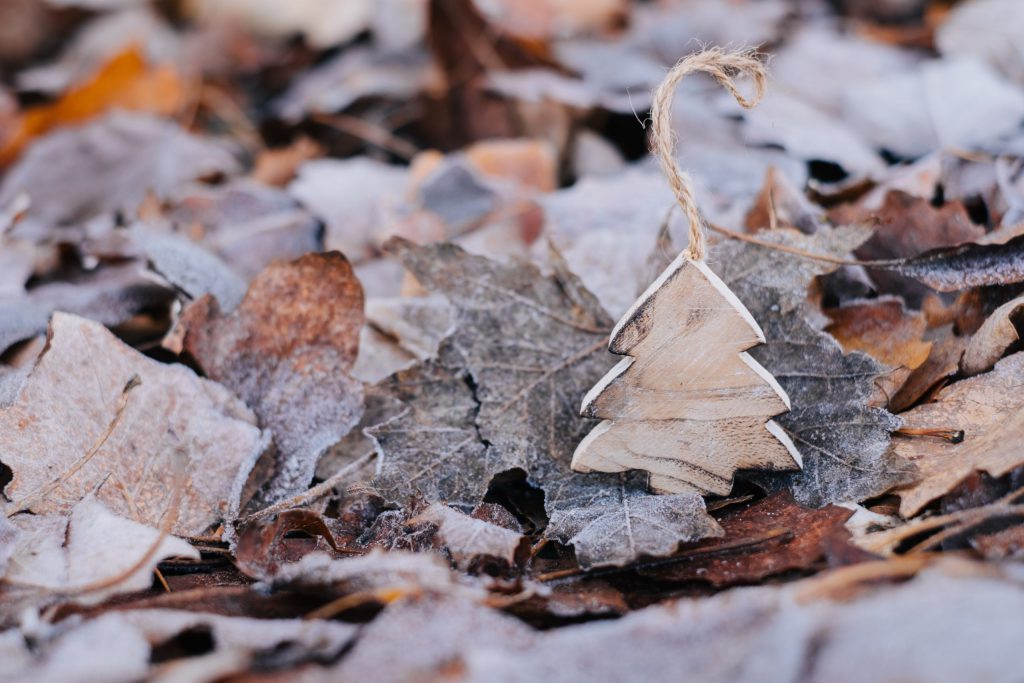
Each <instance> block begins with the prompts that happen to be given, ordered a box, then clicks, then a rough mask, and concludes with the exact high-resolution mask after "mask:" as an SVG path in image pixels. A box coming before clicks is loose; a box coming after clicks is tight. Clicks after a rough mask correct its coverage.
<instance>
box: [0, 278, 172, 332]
mask: <svg viewBox="0 0 1024 683" xmlns="http://www.w3.org/2000/svg"><path fill="white" fill-rule="evenodd" d="M142 271H143V269H141V268H139V267H138V266H136V265H131V264H129V265H123V266H109V267H103V268H99V269H97V270H96V271H95V272H91V273H83V274H81V275H80V276H72V277H69V278H67V280H66V281H56V282H49V283H46V284H41V285H39V286H37V287H33V288H32V289H31V290H29V291H27V292H21V293H18V294H14V295H0V351H5V350H7V349H8V348H10V347H11V345H12V344H15V343H16V342H19V341H23V340H25V339H30V338H31V337H34V336H36V335H40V334H43V333H44V332H45V331H46V326H47V324H48V323H49V320H50V317H51V316H52V315H53V313H54V311H62V312H65V313H73V314H75V315H80V316H83V317H86V318H89V319H92V320H95V321H97V322H100V323H103V324H104V325H109V326H111V327H116V326H117V325H120V324H122V323H124V322H126V321H127V320H129V319H130V318H131V317H132V316H134V315H136V314H139V313H141V312H143V311H153V312H156V311H160V310H166V309H167V308H168V307H169V306H170V304H171V301H172V300H173V298H174V293H173V292H172V291H171V290H170V289H168V288H167V287H165V286H162V285H160V284H159V283H157V282H154V281H153V280H152V279H150V278H148V277H146V275H145V273H144V272H142Z"/></svg>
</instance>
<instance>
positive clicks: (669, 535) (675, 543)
mask: <svg viewBox="0 0 1024 683" xmlns="http://www.w3.org/2000/svg"><path fill="white" fill-rule="evenodd" d="M550 479H553V481H551V480H547V481H545V482H544V489H545V492H546V494H547V495H546V499H545V504H546V505H547V507H548V508H549V509H550V511H551V520H550V522H549V523H548V528H547V529H546V530H545V535H546V536H547V537H549V538H554V539H557V540H559V541H561V542H563V543H566V544H569V545H572V546H573V548H575V550H576V560H577V562H579V564H580V566H581V567H583V568H584V569H589V568H591V567H594V566H597V565H607V564H612V565H624V564H628V563H629V562H632V561H633V560H635V559H637V558H638V557H642V556H644V555H650V556H654V557H659V556H664V555H671V554H672V553H674V552H675V551H676V549H677V548H678V547H679V544H680V543H682V542H688V541H698V540H700V539H702V538H708V537H710V536H721V535H722V528H721V527H720V526H719V525H718V523H717V522H716V521H715V520H714V519H713V518H712V517H711V516H710V515H708V514H707V512H706V509H705V507H704V499H703V498H701V497H700V496H699V495H697V494H696V493H684V494H671V495H660V496H653V495H650V494H649V493H648V492H647V476H646V474H644V473H637V472H634V473H630V474H617V475H602V476H593V475H582V474H567V475H565V476H563V477H561V478H558V477H551V478H550Z"/></svg>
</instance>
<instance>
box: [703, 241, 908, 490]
mask: <svg viewBox="0 0 1024 683" xmlns="http://www.w3.org/2000/svg"><path fill="white" fill-rule="evenodd" d="M760 235H761V237H762V239H777V240H782V241H786V242H787V243H789V244H795V245H798V246H800V247H801V248H804V249H806V250H808V251H812V252H817V253H832V254H843V253H847V252H848V251H849V250H851V249H852V248H854V247H855V246H857V245H858V244H859V243H860V242H861V241H863V239H864V237H865V230H864V229H862V228H844V229H835V230H832V231H830V232H821V233H818V234H817V235H815V236H811V237H806V236H800V235H799V233H795V232H789V233H785V232H783V233H780V234H778V235H773V234H772V233H768V232H765V233H760ZM709 260H710V262H711V263H712V267H713V268H715V269H716V271H717V272H718V273H719V275H720V277H721V278H722V280H723V281H725V283H726V284H727V285H729V287H730V289H732V290H733V292H735V293H736V296H738V297H739V298H740V300H741V301H742V302H743V303H744V305H746V307H747V309H748V310H749V311H750V313H751V314H752V315H753V316H754V319H755V320H757V322H758V323H759V324H760V326H761V329H762V330H763V331H764V334H765V337H766V339H767V342H766V343H765V344H763V345H761V346H758V347H756V348H754V349H751V351H750V354H751V355H752V356H754V358H755V359H756V360H757V361H758V362H759V363H761V364H762V365H764V367H765V368H767V369H768V371H769V372H771V373H772V374H773V375H774V376H775V378H776V379H777V380H778V381H779V384H781V385H782V388H783V389H785V390H786V393H787V394H788V395H789V399H790V402H791V404H792V410H790V412H788V413H786V414H784V415H780V416H779V417H778V418H776V422H778V423H779V424H780V425H781V426H782V427H783V428H784V429H785V430H786V431H787V433H788V434H789V435H790V437H791V438H792V439H793V443H795V444H796V447H797V448H798V449H800V453H801V454H802V455H803V459H804V467H803V470H802V471H800V472H793V473H777V474H770V475H755V476H756V478H757V480H758V481H759V482H761V483H763V484H765V485H767V486H769V487H770V488H772V489H776V488H779V487H782V486H785V487H788V488H790V489H791V490H792V491H793V494H794V497H795V498H796V500H797V502H799V503H800V504H802V505H809V506H813V507H820V506H822V505H826V504H828V503H842V502H847V501H859V500H864V499H865V498H870V497H871V496H876V495H880V494H882V493H884V492H885V491H886V490H888V489H889V488H891V487H892V486H895V485H897V484H901V483H905V482H907V481H908V480H909V478H910V477H911V476H912V473H913V468H912V467H911V466H910V465H909V464H907V463H906V462H905V461H903V460H902V459H901V458H899V457H898V456H896V455H895V454H894V453H893V452H892V449H891V447H890V437H889V433H890V432H891V431H893V430H894V429H896V428H897V427H898V426H899V424H900V421H899V419H898V418H896V417H895V416H894V415H892V414H891V413H889V412H887V411H886V410H883V409H881V408H873V407H870V404H869V401H870V399H871V398H872V396H873V395H874V394H875V382H876V380H877V379H878V378H879V377H880V376H881V375H883V374H884V373H885V368H884V367H883V366H881V365H879V364H878V363H877V362H875V361H874V360H872V359H871V358H870V357H869V356H866V355H864V354H862V353H859V352H853V353H850V354H844V353H843V350H842V348H841V347H840V346H839V344H838V343H837V342H836V341H835V340H834V339H833V338H832V337H830V336H829V335H828V334H826V333H824V332H821V331H819V330H818V329H816V328H815V327H814V326H813V325H812V324H811V323H810V322H809V319H810V318H811V313H810V311H809V307H808V306H807V304H806V297H807V288H808V284H809V282H810V280H811V278H813V277H814V276H816V275H820V274H822V273H824V272H826V271H827V270H828V269H829V268H828V267H827V266H825V265H823V264H821V263H820V262H815V261H811V260H809V259H801V258H799V257H795V256H792V255H789V254H786V253H784V252H779V251H773V250H770V249H764V248H762V247H758V246H754V245H750V244H747V243H742V242H735V241H734V242H726V243H722V244H721V245H719V246H717V247H716V248H714V249H713V251H712V255H711V257H710V259H709ZM809 369H811V370H809Z"/></svg>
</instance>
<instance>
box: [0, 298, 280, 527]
mask: <svg viewBox="0 0 1024 683" xmlns="http://www.w3.org/2000/svg"><path fill="white" fill-rule="evenodd" d="M135 376H137V377H138V378H139V380H140V381H141V384H139V385H138V386H136V387H135V388H133V389H131V390H129V391H128V392H127V393H125V386H126V384H127V383H128V382H129V380H131V379H132V378H133V377H135ZM122 401H123V403H124V409H123V412H122V414H121V417H120V419H118V420H115V417H116V416H117V414H118V408H119V405H120V404H121V403H122ZM255 421H256V418H255V416H254V415H253V414H252V412H251V411H250V410H249V409H248V408H246V407H245V405H244V404H243V403H242V402H241V401H239V400H238V399H237V398H235V397H234V396H233V395H232V394H231V392H229V391H228V390H227V389H225V388H224V387H222V386H221V385H219V384H216V383H214V382H210V381H208V380H205V379H201V378H199V377H197V376H196V374H195V373H194V372H193V371H192V370H190V369H189V368H186V367H185V366H182V365H164V364H162V363H158V362H156V361H154V360H151V359H149V358H146V357H145V356H143V355H142V354H140V353H139V352H137V351H135V350H134V349H132V348H130V347H128V346H126V345H125V344H123V343H122V342H120V341H118V340H117V339H116V338H115V337H114V336H113V335H112V334H111V333H110V332H108V331H107V330H106V329H105V328H104V327H103V326H102V325H100V324H98V323H94V322H90V321H88V320H85V319H83V318H78V317H76V316H73V315H67V314H63V313H57V314H55V315H54V317H53V321H52V322H51V324H50V337H49V344H48V345H47V347H46V349H45V350H44V352H43V354H42V356H41V357H40V358H39V360H38V361H37V362H36V365H35V367H34V368H33V369H32V371H31V373H30V374H29V375H28V378H27V379H26V380H25V382H24V384H23V385H22V387H21V389H20V391H19V393H18V397H17V399H16V401H15V402H14V403H13V405H11V406H9V407H6V408H2V409H0V462H3V463H4V464H5V465H7V466H8V467H10V468H11V470H12V471H13V479H12V481H11V483H10V484H8V486H7V489H6V491H5V493H6V495H7V497H8V498H9V499H11V500H13V501H14V503H12V504H13V505H15V506H18V505H19V503H22V504H23V503H29V505H28V507H29V509H30V510H31V511H32V512H35V513H37V514H66V513H68V512H69V511H70V510H71V509H72V508H73V507H74V506H75V504H77V503H78V501H80V500H81V499H82V498H84V497H85V495H86V494H87V493H89V492H90V491H92V490H93V489H94V488H95V487H96V486H97V485H98V484H100V483H101V482H105V483H104V484H103V486H102V487H100V489H99V491H98V493H97V497H98V499H99V500H100V501H101V502H102V503H104V504H105V505H107V506H108V507H109V508H110V509H111V510H112V511H113V512H115V513H117V514H118V515H121V516H123V517H127V518H128V519H132V520H134V521H137V522H140V523H142V524H146V525H148V526H155V527H159V525H160V520H161V518H162V517H163V515H164V514H165V513H166V512H167V504H168V501H167V495H168V487H169V486H170V485H171V484H172V483H173V478H174V474H173V473H174V472H175V470H176V468H175V466H174V463H175V462H176V458H178V457H181V456H182V455H183V456H184V457H185V459H186V461H187V462H186V466H185V471H186V479H185V483H184V486H183V493H182V500H181V504H180V510H179V513H178V515H177V519H176V521H175V523H174V525H173V527H172V531H173V532H174V533H177V534H182V535H198V534H201V533H203V532H204V531H205V530H206V529H207V528H208V527H209V526H211V525H214V524H217V523H220V522H222V521H224V520H229V519H232V518H233V517H234V515H235V514H236V513H237V510H238V508H239V505H240V500H239V499H240V497H241V495H242V487H243V485H244V484H245V481H246V478H247V477H248V475H249V472H250V471H251V469H252V467H253V464H254V463H255V461H256V459H257V458H258V457H259V455H260V454H261V453H262V452H263V451H264V449H265V448H266V442H267V439H266V437H265V436H264V435H263V434H261V432H260V430H259V429H258V428H257V427H256V425H255ZM111 424H113V430H112V431H111V432H110V434H109V436H108V437H107V438H106V440H105V441H103V440H102V437H103V435H104V434H105V433H106V432H107V430H108V429H109V428H110V426H111ZM97 444H99V446H98V449H96V450H94V449H95V448H96V447H97ZM86 455H89V456H90V457H89V458H88V459H86V457H85V456H86ZM73 468H76V469H75V470H74V471H72V469H73ZM44 493H45V495H41V494H44Z"/></svg>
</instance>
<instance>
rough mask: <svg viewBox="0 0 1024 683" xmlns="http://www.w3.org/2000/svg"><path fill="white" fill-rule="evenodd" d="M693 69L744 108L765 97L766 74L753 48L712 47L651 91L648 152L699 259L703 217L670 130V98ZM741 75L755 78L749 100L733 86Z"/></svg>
mask: <svg viewBox="0 0 1024 683" xmlns="http://www.w3.org/2000/svg"><path fill="white" fill-rule="evenodd" d="M695 71H703V72H705V73H707V74H710V75H711V76H712V77H713V78H714V79H715V80H716V81H718V83H719V84H720V85H721V86H722V87H723V88H725V89H726V90H728V91H729V92H730V93H732V96H733V97H735V98H736V101H737V102H738V103H739V104H740V106H741V107H743V108H744V109H752V108H753V107H755V106H757V103H758V102H760V101H761V98H762V97H764V92H765V87H766V85H767V81H768V74H767V72H766V71H765V68H764V64H762V63H761V62H760V61H759V60H758V59H757V57H756V53H755V52H754V51H752V50H740V51H737V52H726V51H724V50H722V49H721V48H717V47H713V48H710V49H707V50H704V51H703V52H698V53H696V54H693V55H690V56H689V57H685V58H683V59H681V60H679V62H678V63H677V64H676V65H675V66H674V67H672V69H671V70H670V71H669V72H668V74H667V75H666V76H665V80H664V81H662V82H661V85H659V86H658V88H657V89H656V90H655V91H654V103H653V104H652V106H651V119H652V120H653V125H652V129H651V153H652V154H654V155H656V156H657V157H658V161H659V162H660V163H661V168H662V170H663V171H664V172H665V175H666V176H667V177H668V184H669V186H671V188H672V193H673V194H675V196H676V201H678V202H679V206H680V207H681V208H682V210H683V214H684V215H685V216H686V219H687V220H688V221H689V223H690V246H689V252H690V258H692V259H694V260H695V261H700V260H703V258H704V256H705V254H706V253H707V235H706V234H705V233H706V231H705V228H704V218H703V217H702V216H701V213H700V209H698V208H697V200H696V198H695V197H694V194H693V179H692V178H691V177H690V174H689V173H687V172H686V171H684V170H683V169H682V168H680V166H679V164H678V163H677V162H676V155H675V149H676V139H675V134H674V133H673V132H672V100H673V97H674V95H675V91H676V87H677V86H678V85H679V83H680V81H682V80H683V79H684V78H686V77H687V76H689V75H690V74H692V73H693V72H695ZM740 75H746V76H750V78H752V79H753V81H754V96H753V97H752V98H751V99H749V100H748V99H747V98H746V97H744V96H743V94H742V93H741V92H740V91H739V89H738V88H737V87H736V83H735V81H734V79H735V78H736V77H737V76H740Z"/></svg>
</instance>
